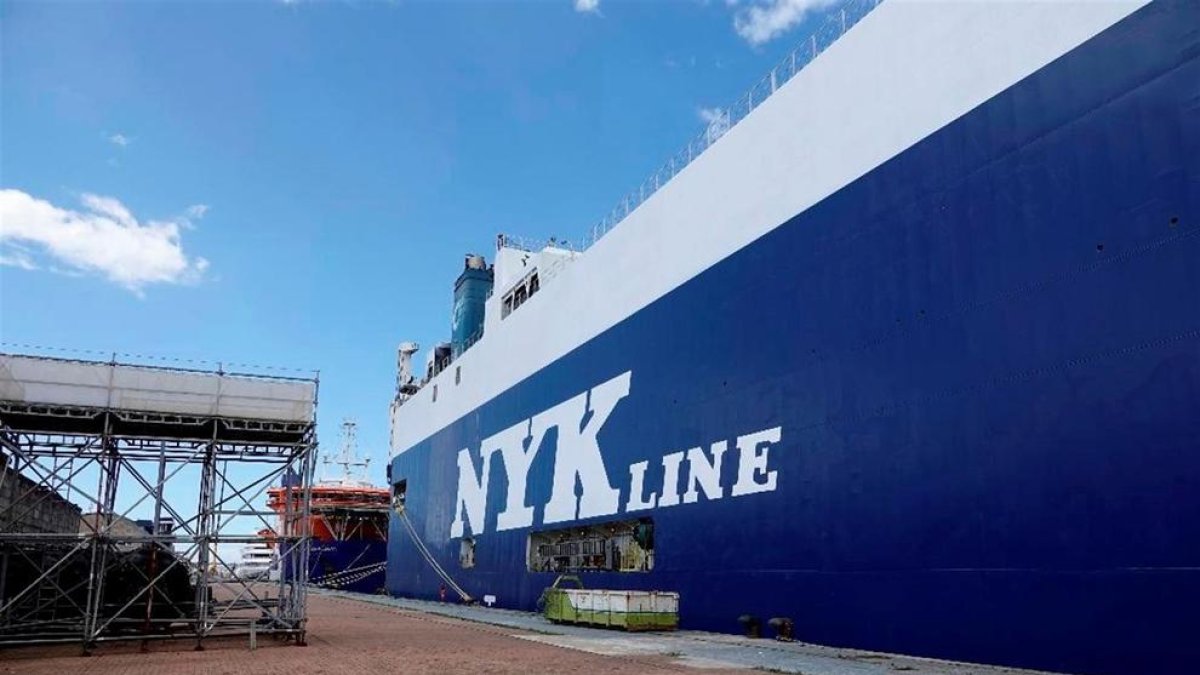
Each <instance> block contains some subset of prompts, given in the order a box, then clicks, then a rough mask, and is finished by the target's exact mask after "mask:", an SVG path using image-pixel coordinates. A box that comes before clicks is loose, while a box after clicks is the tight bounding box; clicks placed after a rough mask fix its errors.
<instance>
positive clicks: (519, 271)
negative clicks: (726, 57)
mask: <svg viewBox="0 0 1200 675" xmlns="http://www.w3.org/2000/svg"><path fill="white" fill-rule="evenodd" d="M824 7H825V10H824V17H825V18H822V19H820V20H819V21H818V22H817V23H818V24H819V25H818V27H817V28H816V29H815V30H814V31H813V33H812V34H811V35H808V36H806V37H805V39H804V40H803V41H802V42H801V43H800V45H799V48H798V49H797V50H796V51H795V52H793V53H791V54H790V55H789V57H788V59H786V60H785V61H784V62H783V63H782V64H780V65H779V66H778V67H777V68H776V69H774V70H772V71H771V72H770V73H769V75H768V76H767V77H766V78H764V80H763V82H761V83H759V84H758V85H756V86H755V88H754V89H753V90H752V91H751V93H750V94H748V95H747V96H746V97H745V98H744V99H742V100H741V101H739V102H737V103H735V104H734V105H732V106H730V107H729V108H728V109H726V114H724V115H722V119H719V120H718V121H717V122H716V123H714V124H713V125H710V126H709V127H708V128H707V129H705V130H704V133H703V134H702V135H701V136H700V137H699V138H698V139H697V141H695V142H693V143H692V144H690V145H689V146H688V148H687V149H686V152H684V153H681V154H680V155H677V156H675V157H673V158H671V160H670V161H669V162H668V165H667V166H666V167H665V168H664V170H663V171H660V172H659V173H657V174H655V176H653V177H652V180H650V181H647V182H646V183H644V184H643V185H642V187H641V188H639V190H638V191H636V192H635V193H634V194H633V195H631V196H630V198H628V199H626V200H624V201H623V202H622V204H621V206H620V207H619V210H618V211H617V212H616V215H615V217H613V218H610V219H606V221H605V222H604V223H603V224H602V225H601V226H599V227H597V228H595V229H594V234H595V235H597V236H595V237H593V238H594V243H591V244H590V245H589V246H587V247H578V249H579V250H577V247H572V246H568V245H565V244H563V243H561V242H546V243H544V244H537V245H532V246H531V245H522V244H520V243H519V242H516V241H515V240H513V239H511V238H508V237H501V238H500V239H499V240H498V241H497V246H496V251H495V252H494V254H493V255H491V256H488V257H490V258H491V260H490V261H489V260H486V259H485V257H484V256H468V257H467V258H466V262H465V264H464V268H463V270H462V271H461V274H460V276H459V278H458V280H457V283H456V284H455V288H454V294H453V299H454V314H453V317H454V321H453V326H452V329H451V334H450V337H451V339H450V342H449V343H447V344H439V345H435V346H434V347H433V349H431V350H430V351H429V352H428V358H427V359H426V368H425V371H424V372H423V373H422V372H416V367H415V366H414V365H413V361H414V359H417V358H418V357H417V354H418V352H419V349H418V347H417V345H415V344H411V343H405V344H402V345H401V348H400V350H399V357H398V361H399V363H398V369H399V376H398V381H397V387H396V396H395V399H394V401H393V402H392V405H391V411H390V414H391V452H392V457H391V460H390V463H389V467H388V480H389V484H390V486H391V488H392V492H393V499H394V502H395V504H394V506H395V509H394V510H395V515H394V516H393V518H392V524H391V539H390V549H389V556H388V562H387V589H388V591H389V592H391V593H393V594H397V595H406V596H417V597H425V598H433V597H436V596H437V595H438V593H439V591H440V590H442V589H443V588H444V587H445V586H446V584H447V583H448V582H447V578H449V579H450V580H452V581H453V585H452V588H454V587H459V588H461V590H462V591H463V595H465V596H469V597H473V598H478V597H483V596H487V597H489V598H491V599H493V600H494V602H495V604H496V605H497V606H500V607H510V608H519V609H527V610H529V609H533V608H534V607H535V603H536V602H537V599H538V597H539V595H540V594H541V593H542V591H543V589H545V588H546V587H548V586H550V585H551V584H552V582H553V581H554V579H555V578H556V576H557V575H559V574H563V573H570V574H574V575H578V576H579V577H580V578H581V580H582V581H583V582H584V583H585V584H586V585H587V586H588V587H589V588H601V589H637V590H659V591H667V592H677V593H678V594H679V613H680V626H681V627H682V628H690V629H703V630H713V631H726V632H736V631H738V630H739V629H740V626H739V623H738V621H739V618H740V617H745V616H751V617H758V618H759V619H760V620H761V621H763V622H764V625H765V623H766V622H767V621H769V619H770V618H775V617H784V618H790V619H791V620H792V622H793V626H794V635H795V637H796V638H797V639H800V640H804V641H808V642H815V643H821V644H826V645H832V646H839V647H853V648H862V649H869V650H878V651H885V652H896V653H903V654H912V655H920V656H929V657H940V658H947V659H956V660H963V661H971V662H984V663H990V664H1002V665H1009V666H1019V667H1029V668H1038V669H1047V670H1056V671H1067V672H1077V673H1097V674H1108V673H1113V674H1116V673H1183V672H1194V668H1195V664H1196V663H1197V662H1200V661H1198V659H1200V642H1198V641H1197V640H1196V639H1195V631H1196V628H1197V626H1198V625H1200V620H1198V619H1197V613H1196V608H1197V607H1200V3H1196V2H1191V1H1182V0H1181V1H1163V0H1160V1H1156V2H1149V3H1147V2H1139V1H1132V2H1130V1H1114V2H1004V3H984V2H906V1H903V0H887V1H885V2H881V3H876V2H872V1H863V0H851V1H849V2H841V3H833V4H829V5H824ZM614 224H615V225H614ZM447 295H449V292H448V293H447ZM455 592H456V593H457V591H455ZM452 597H453V596H452Z"/></svg>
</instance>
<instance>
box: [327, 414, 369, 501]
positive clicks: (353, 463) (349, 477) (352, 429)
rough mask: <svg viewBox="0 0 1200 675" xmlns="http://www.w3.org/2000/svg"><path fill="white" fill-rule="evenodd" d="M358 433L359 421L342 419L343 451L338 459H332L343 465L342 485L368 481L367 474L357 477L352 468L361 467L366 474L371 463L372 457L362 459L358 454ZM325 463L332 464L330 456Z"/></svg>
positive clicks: (333, 461)
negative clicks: (356, 438) (356, 439)
mask: <svg viewBox="0 0 1200 675" xmlns="http://www.w3.org/2000/svg"><path fill="white" fill-rule="evenodd" d="M357 433H358V422H356V421H354V420H353V419H351V418H349V417H347V418H345V419H343V420H342V447H341V451H340V452H338V455H337V459H334V460H332V463H333V464H337V465H339V466H341V467H342V476H341V480H340V482H341V484H342V485H352V484H354V483H357V482H366V480H365V476H364V477H363V478H362V479H359V478H357V477H356V476H355V472H354V470H353V469H352V468H351V467H354V468H360V467H361V469H362V471H363V473H364V474H365V473H366V471H367V467H368V466H369V465H370V464H371V459H370V458H369V457H368V458H366V459H360V458H359V456H358V452H357V444H356V442H355V436H356V435H357ZM325 464H326V466H328V465H329V464H330V460H329V458H328V457H326V458H325Z"/></svg>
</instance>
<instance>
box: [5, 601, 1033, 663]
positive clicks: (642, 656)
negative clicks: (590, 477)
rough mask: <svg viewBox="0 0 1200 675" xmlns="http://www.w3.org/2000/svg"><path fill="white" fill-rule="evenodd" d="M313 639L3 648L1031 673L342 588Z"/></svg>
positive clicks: (117, 655) (171, 657)
mask: <svg viewBox="0 0 1200 675" xmlns="http://www.w3.org/2000/svg"><path fill="white" fill-rule="evenodd" d="M308 642H309V644H308V646H307V647H297V646H294V645H292V644H290V643H279V642H275V641H273V640H271V639H270V638H260V639H259V648H258V649H257V650H255V651H250V650H249V648H248V642H247V640H246V638H236V639H233V638H228V639H225V640H222V641H208V642H206V643H205V644H206V647H207V648H206V649H205V651H202V652H196V651H193V650H192V649H191V647H192V643H191V642H188V641H179V642H177V643H155V644H152V645H151V651H150V652H149V653H141V652H139V648H138V645H137V644H111V645H104V646H102V647H100V648H99V649H98V650H97V651H96V654H95V655H94V656H91V657H80V656H79V648H78V647H77V646H74V647H67V646H61V647H39V648H23V649H14V650H8V651H4V650H0V675H6V674H8V673H22V674H24V673H28V674H29V675H67V674H68V673H69V674H70V675H76V674H78V675H133V674H135V673H136V674H141V673H149V674H151V675H183V674H186V673H195V674H196V675H246V674H247V673H255V674H256V675H257V674H259V673H262V674H275V673H278V674H280V675H285V674H286V675H295V674H301V673H321V674H326V673H327V674H335V673H355V674H366V673H371V674H374V673H408V674H419V673H446V674H454V673H520V674H522V675H527V674H532V673H566V672H570V671H573V670H576V669H586V670H588V671H594V672H602V673H605V675H610V674H616V675H621V674H626V673H627V674H629V675H633V674H634V673H692V674H693V675H708V674H713V675H716V674H718V673H729V672H738V673H742V674H743V675H744V674H745V673H748V672H755V671H758V672H764V671H766V672H781V673H803V675H889V674H891V673H895V672H897V671H903V672H905V673H906V675H1017V674H1018V673H1022V674H1027V673H1031V671H1021V670H1015V669H1008V668H998V667H989V666H980V665H974V664H965V663H955V662H950V661H938V660H934V659H921V658H914V657H906V656H897V655H893V654H880V653H875V652H864V651H858V650H851V649H836V648H832V647H822V646H820V645H812V644H806V643H802V642H791V643H783V642H777V641H774V640H769V639H759V640H750V639H748V638H743V637H739V636H735V635H719V634H714V633H703V632H697V631H677V632H670V633H636V634H630V633H624V632H621V631H610V630H599V629H592V628H583V627H578V626H556V625H553V624H551V623H549V622H547V621H546V620H545V619H544V618H542V617H540V616H538V615H536V614H529V613H527V612H515V611H511V610H502V609H488V608H485V607H467V606H463V605H457V604H452V603H436V602H425V601H420V600H408V599H402V598H388V597H383V596H361V595H353V594H348V593H339V592H333V591H319V592H313V593H312V594H310V595H309V634H308Z"/></svg>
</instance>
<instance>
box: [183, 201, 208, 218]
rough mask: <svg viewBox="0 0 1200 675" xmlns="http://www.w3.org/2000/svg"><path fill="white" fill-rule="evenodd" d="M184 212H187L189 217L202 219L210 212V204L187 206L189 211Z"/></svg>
mask: <svg viewBox="0 0 1200 675" xmlns="http://www.w3.org/2000/svg"><path fill="white" fill-rule="evenodd" d="M184 213H186V214H187V217H188V218H195V219H196V220H200V219H201V218H203V217H204V214H206V213H208V204H192V205H191V206H189V207H187V211H185V212H184Z"/></svg>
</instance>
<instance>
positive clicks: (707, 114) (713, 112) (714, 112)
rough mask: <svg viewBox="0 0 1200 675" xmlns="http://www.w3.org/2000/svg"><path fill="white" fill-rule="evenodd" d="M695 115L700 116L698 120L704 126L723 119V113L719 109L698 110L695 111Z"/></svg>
mask: <svg viewBox="0 0 1200 675" xmlns="http://www.w3.org/2000/svg"><path fill="white" fill-rule="evenodd" d="M696 114H697V115H699V116H700V120H701V121H703V122H704V123H705V124H712V123H713V122H716V121H717V120H719V119H721V118H723V117H725V111H724V110H722V109H720V108H700V109H699V110H697V111H696Z"/></svg>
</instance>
